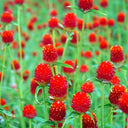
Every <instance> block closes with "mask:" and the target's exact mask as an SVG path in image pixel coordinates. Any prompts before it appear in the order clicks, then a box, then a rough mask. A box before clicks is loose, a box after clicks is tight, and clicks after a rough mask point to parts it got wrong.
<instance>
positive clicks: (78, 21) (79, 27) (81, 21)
mask: <svg viewBox="0 0 128 128" xmlns="http://www.w3.org/2000/svg"><path fill="white" fill-rule="evenodd" d="M82 25H83V19H77V27H78V29H79V30H80V31H81V30H82ZM84 29H86V24H85V25H84Z"/></svg>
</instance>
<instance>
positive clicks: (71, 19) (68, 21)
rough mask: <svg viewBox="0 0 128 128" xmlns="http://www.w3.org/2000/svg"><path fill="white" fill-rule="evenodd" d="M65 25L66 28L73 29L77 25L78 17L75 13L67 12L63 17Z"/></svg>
mask: <svg viewBox="0 0 128 128" xmlns="http://www.w3.org/2000/svg"><path fill="white" fill-rule="evenodd" d="M63 25H64V27H65V29H66V30H73V29H74V28H75V27H76V25H77V18H76V15H75V14H74V13H67V14H66V15H65V16H64V19H63Z"/></svg>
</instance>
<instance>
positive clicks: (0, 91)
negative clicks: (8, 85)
mask: <svg viewBox="0 0 128 128" xmlns="http://www.w3.org/2000/svg"><path fill="white" fill-rule="evenodd" d="M6 47H7V46H6V45H5V47H4V58H3V63H2V75H1V82H0V99H1V95H2V84H3V78H4V68H5V67H4V66H5V59H6Z"/></svg>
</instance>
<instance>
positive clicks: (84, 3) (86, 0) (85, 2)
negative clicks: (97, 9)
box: [78, 0, 93, 12]
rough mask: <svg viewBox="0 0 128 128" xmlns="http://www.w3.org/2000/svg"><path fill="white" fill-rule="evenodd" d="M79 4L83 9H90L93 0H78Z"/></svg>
mask: <svg viewBox="0 0 128 128" xmlns="http://www.w3.org/2000/svg"><path fill="white" fill-rule="evenodd" d="M78 6H79V8H80V9H81V10H82V11H84V12H85V11H88V10H90V9H91V8H92V6H93V0H78Z"/></svg>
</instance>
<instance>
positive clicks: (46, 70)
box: [34, 63, 52, 86]
mask: <svg viewBox="0 0 128 128" xmlns="http://www.w3.org/2000/svg"><path fill="white" fill-rule="evenodd" d="M51 77H52V72H51V68H50V66H48V65H47V64H43V63H41V64H39V65H38V66H37V67H36V69H35V76H34V78H35V80H36V82H37V83H38V84H40V85H42V86H45V85H47V84H48V83H49V82H50V80H51Z"/></svg>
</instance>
